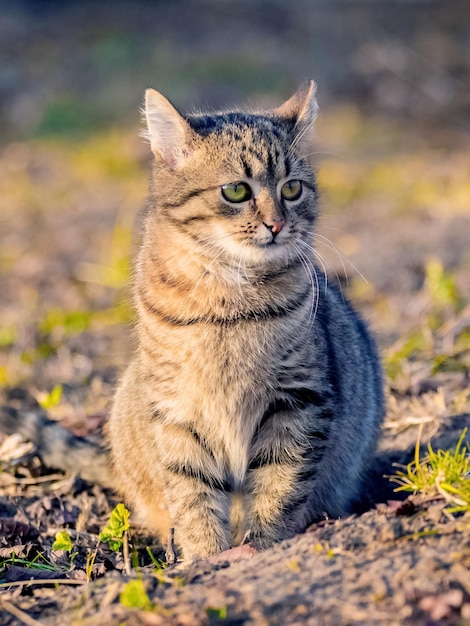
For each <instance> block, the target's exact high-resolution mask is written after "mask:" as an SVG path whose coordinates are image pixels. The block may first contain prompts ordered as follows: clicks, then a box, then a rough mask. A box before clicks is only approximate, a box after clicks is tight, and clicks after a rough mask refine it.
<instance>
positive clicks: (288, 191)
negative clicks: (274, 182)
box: [281, 180, 302, 200]
mask: <svg viewBox="0 0 470 626" xmlns="http://www.w3.org/2000/svg"><path fill="white" fill-rule="evenodd" d="M301 195H302V182H301V181H300V180H288V181H287V183H284V185H282V187H281V196H282V198H283V199H284V200H298V199H299V198H300V196H301Z"/></svg>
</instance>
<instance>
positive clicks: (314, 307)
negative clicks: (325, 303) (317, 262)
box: [293, 242, 320, 327]
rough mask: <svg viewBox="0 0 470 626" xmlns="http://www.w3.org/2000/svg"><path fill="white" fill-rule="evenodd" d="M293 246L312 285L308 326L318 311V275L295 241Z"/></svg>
mask: <svg viewBox="0 0 470 626" xmlns="http://www.w3.org/2000/svg"><path fill="white" fill-rule="evenodd" d="M293 247H294V248H295V250H296V252H297V258H298V259H299V261H300V263H301V264H302V267H303V269H304V271H305V274H306V276H307V279H308V281H309V283H310V285H311V287H312V301H311V306H310V313H309V316H308V320H307V324H308V326H309V327H311V325H312V324H313V322H314V321H315V318H316V315H317V311H318V294H319V289H320V287H319V280H318V275H317V273H316V270H315V267H314V266H313V265H312V264H311V263H310V259H309V258H308V257H307V256H306V255H305V254H304V252H303V251H302V250H301V249H300V248H299V247H298V246H297V244H296V243H295V242H293Z"/></svg>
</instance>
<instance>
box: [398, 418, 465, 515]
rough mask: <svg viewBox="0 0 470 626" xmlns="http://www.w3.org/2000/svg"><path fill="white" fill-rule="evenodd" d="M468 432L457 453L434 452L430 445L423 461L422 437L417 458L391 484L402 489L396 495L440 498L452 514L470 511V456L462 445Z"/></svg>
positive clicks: (463, 434)
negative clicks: (417, 494) (421, 453)
mask: <svg viewBox="0 0 470 626" xmlns="http://www.w3.org/2000/svg"><path fill="white" fill-rule="evenodd" d="M466 435H467V429H466V428H465V429H464V431H463V432H462V434H461V435H460V438H459V440H458V442H457V444H456V446H455V448H454V449H451V450H447V451H444V450H440V449H439V450H437V451H435V450H434V449H433V447H432V445H431V443H430V442H429V443H428V452H427V454H426V455H425V456H424V457H423V458H420V452H419V448H420V437H418V440H417V442H416V448H415V458H414V460H413V461H412V462H411V463H409V464H408V465H407V466H406V467H405V468H404V469H403V470H398V471H397V473H396V475H395V476H391V477H390V480H391V481H392V482H395V483H397V484H398V485H399V486H398V487H397V488H396V489H395V491H409V492H411V493H419V494H423V495H425V496H440V497H442V498H443V499H444V500H445V501H446V502H447V507H446V509H447V511H448V512H449V513H461V512H468V511H470V455H469V453H468V450H467V448H466V446H464V445H463V442H464V439H465V437H466Z"/></svg>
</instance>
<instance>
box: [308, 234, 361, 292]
mask: <svg viewBox="0 0 470 626" xmlns="http://www.w3.org/2000/svg"><path fill="white" fill-rule="evenodd" d="M313 237H314V239H317V240H319V241H320V243H323V244H324V245H326V246H327V247H328V248H329V249H330V250H332V251H333V252H335V253H336V254H337V255H338V258H339V259H340V260H341V262H342V265H343V271H344V274H345V276H346V279H347V278H348V273H347V271H346V267H345V262H346V263H348V265H350V266H351V268H352V269H353V270H354V271H355V272H357V273H358V274H359V276H360V277H361V278H362V280H363V281H364V282H365V283H369V281H368V280H367V278H366V277H365V276H364V274H363V273H362V272H361V271H360V270H359V269H358V268H357V267H356V266H355V265H354V263H353V262H352V261H351V259H348V257H347V256H345V255H344V254H343V253H342V252H341V251H340V250H339V248H338V246H336V245H335V244H334V243H333V242H332V241H331V240H330V239H328V237H325V236H324V235H320V234H318V233H314V235H313Z"/></svg>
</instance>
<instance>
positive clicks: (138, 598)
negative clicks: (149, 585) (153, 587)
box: [119, 578, 154, 611]
mask: <svg viewBox="0 0 470 626" xmlns="http://www.w3.org/2000/svg"><path fill="white" fill-rule="evenodd" d="M119 602H120V603H121V604H122V605H123V606H126V607H128V608H134V609H142V610H144V611H151V610H152V609H153V608H154V605H153V603H152V602H151V600H150V598H149V596H148V594H147V591H146V589H145V585H144V581H143V580H141V579H140V578H137V579H136V580H130V581H129V582H128V583H127V584H126V585H125V587H124V588H123V590H122V591H121V594H120V596H119Z"/></svg>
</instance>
